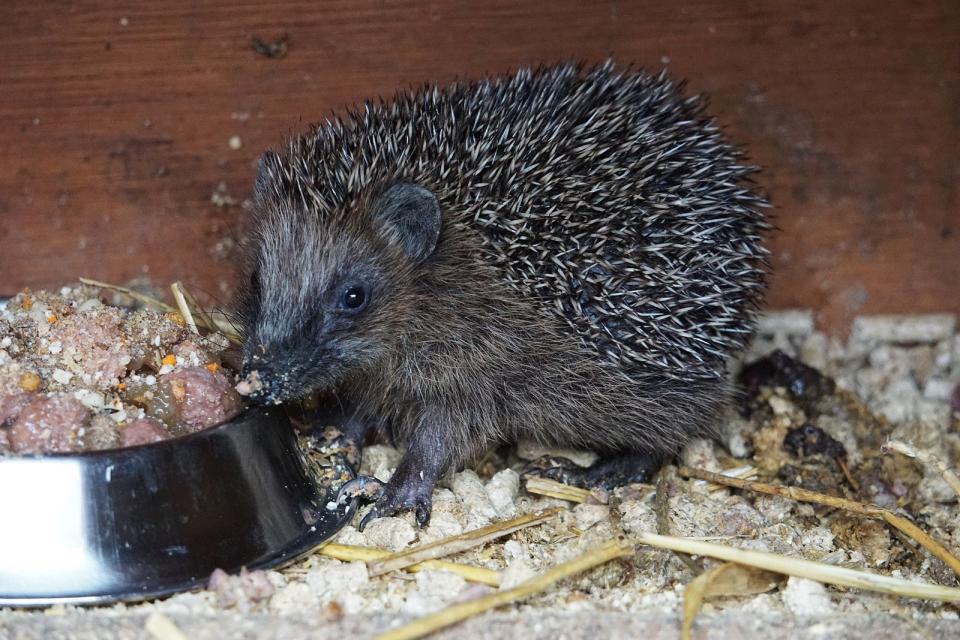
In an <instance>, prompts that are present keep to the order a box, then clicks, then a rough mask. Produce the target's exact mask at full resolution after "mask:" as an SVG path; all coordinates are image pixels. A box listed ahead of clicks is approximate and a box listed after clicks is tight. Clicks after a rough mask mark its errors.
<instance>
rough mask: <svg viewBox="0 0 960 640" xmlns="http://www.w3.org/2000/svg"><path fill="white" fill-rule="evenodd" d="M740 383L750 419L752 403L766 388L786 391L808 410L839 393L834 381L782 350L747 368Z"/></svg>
mask: <svg viewBox="0 0 960 640" xmlns="http://www.w3.org/2000/svg"><path fill="white" fill-rule="evenodd" d="M739 382H740V386H741V388H742V389H743V392H744V395H743V398H744V399H745V401H746V403H745V404H744V405H742V407H741V409H742V411H743V413H744V414H745V415H750V413H751V407H750V400H751V399H753V398H755V397H756V396H757V394H758V393H759V392H760V389H761V388H762V387H783V388H784V389H785V390H786V392H787V395H788V396H790V398H791V399H792V400H793V401H794V402H796V403H797V404H799V405H800V406H802V407H805V408H809V407H811V406H812V405H813V404H814V403H816V402H817V401H818V400H819V399H820V398H822V397H824V396H826V395H830V394H832V393H833V392H834V391H835V390H836V383H835V382H834V381H833V380H832V379H831V378H829V377H827V376H825V375H823V374H822V373H820V372H819V371H817V370H816V369H814V368H813V367H811V366H809V365H806V364H804V363H802V362H800V361H799V360H797V359H796V358H793V357H791V356H788V355H787V354H786V353H784V352H783V351H781V350H779V349H777V350H776V351H773V352H772V353H770V354H769V355H767V356H764V357H763V358H760V359H759V360H755V361H754V362H752V363H750V364H748V365H747V366H745V367H744V368H743V370H742V371H741V372H740V376H739Z"/></svg>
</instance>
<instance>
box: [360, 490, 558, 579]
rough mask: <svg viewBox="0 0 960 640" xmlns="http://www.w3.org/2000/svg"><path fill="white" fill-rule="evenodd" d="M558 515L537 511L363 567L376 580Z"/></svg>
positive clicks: (556, 509) (554, 512) (556, 512)
mask: <svg viewBox="0 0 960 640" xmlns="http://www.w3.org/2000/svg"><path fill="white" fill-rule="evenodd" d="M561 511H563V509H560V508H556V507H555V508H553V509H547V510H545V511H541V512H540V513H528V514H526V515H522V516H520V517H519V518H514V519H513V520H507V521H505V522H497V523H495V524H491V525H489V526H486V527H482V528H480V529H474V530H473V531H467V532H466V533H461V534H460V535H457V536H450V537H449V538H444V539H442V540H437V541H435V542H430V543H427V544H422V545H420V546H417V547H413V548H412V549H407V550H405V551H401V552H399V553H395V554H392V555H390V556H388V557H386V558H384V559H383V560H374V561H373V562H369V563H367V570H368V572H369V573H370V575H371V576H380V575H383V574H385V573H389V572H391V571H396V570H398V569H405V568H407V567H409V566H411V565H414V564H418V563H420V562H423V561H424V560H433V559H434V558H440V557H443V556H447V555H450V554H453V553H459V552H461V551H465V550H467V549H471V548H473V547H478V546H480V545H482V544H486V543H487V542H489V541H491V540H494V539H496V538H500V537H502V536H505V535H507V534H510V533H513V532H514V531H519V530H520V529H525V528H527V527H532V526H533V525H535V524H540V523H541V522H544V521H546V520H549V519H550V518H552V517H553V516H555V515H556V514H558V513H560V512H561Z"/></svg>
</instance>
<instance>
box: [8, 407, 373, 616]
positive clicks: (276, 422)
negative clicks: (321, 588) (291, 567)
mask: <svg viewBox="0 0 960 640" xmlns="http://www.w3.org/2000/svg"><path fill="white" fill-rule="evenodd" d="M334 489H335V487H334V488H333V489H330V488H324V487H323V486H321V484H320V483H318V476H317V474H316V473H315V471H314V467H313V465H312V463H311V462H310V460H309V459H308V458H307V456H306V454H305V452H304V451H302V450H301V448H300V446H299V444H298V439H297V435H296V433H295V432H294V430H293V428H292V427H291V426H290V422H289V420H288V419H287V417H286V415H285V414H284V413H283V411H282V410H280V409H279V408H270V409H254V410H250V411H247V412H246V413H244V414H242V415H241V416H240V417H238V418H236V419H234V420H232V421H230V422H227V423H224V424H222V425H220V426H217V427H213V428H211V429H207V430H204V431H199V432H197V433H193V434H190V435H187V436H183V437H180V438H175V439H172V440H166V441H163V442H158V443H156V444H148V445H143V446H138V447H131V448H127V449H115V450H110V451H96V452H89V453H72V454H58V455H47V456H33V457H13V458H4V459H0V606H40V605H51V604H58V603H62V604H103V603H109V602H116V601H122V600H123V601H126V600H140V599H145V598H152V597H156V596H162V595H167V594H170V593H174V592H177V591H184V590H188V589H193V588H196V587H200V586H203V585H205V584H206V583H207V580H208V579H209V577H210V574H211V572H213V570H214V569H216V568H220V569H223V570H225V571H227V572H230V573H233V572H236V571H239V570H240V569H241V568H242V567H246V568H248V569H251V570H252V569H262V568H266V567H274V566H277V565H281V564H284V563H287V562H289V561H291V560H294V559H296V558H297V557H299V556H301V555H303V554H305V553H306V552H308V551H310V550H311V549H313V548H314V547H316V546H317V545H318V544H320V543H321V542H323V541H325V540H327V539H328V538H330V537H331V536H333V534H335V533H336V532H337V531H338V530H339V529H340V528H341V527H343V526H344V525H345V524H346V523H347V522H349V521H350V518H351V517H352V516H353V514H354V512H355V509H356V504H355V503H349V504H345V505H335V504H333V503H332V501H334V500H335V497H334V496H335V495H336V493H335V490H334Z"/></svg>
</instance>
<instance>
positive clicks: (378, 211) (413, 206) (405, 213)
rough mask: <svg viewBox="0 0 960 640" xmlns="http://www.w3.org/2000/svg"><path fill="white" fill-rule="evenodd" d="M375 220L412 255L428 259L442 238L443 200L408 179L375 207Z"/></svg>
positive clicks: (414, 257) (387, 234) (391, 188)
mask: <svg viewBox="0 0 960 640" xmlns="http://www.w3.org/2000/svg"><path fill="white" fill-rule="evenodd" d="M373 220H374V223H375V224H377V225H378V226H379V227H380V230H381V233H383V235H384V236H385V237H386V238H387V240H388V241H390V242H395V243H397V244H399V245H400V246H401V247H402V248H403V250H404V251H405V252H406V253H407V255H409V256H410V257H411V258H413V259H414V260H416V261H417V262H420V261H422V260H426V259H427V258H429V257H430V255H431V254H432V253H433V250H434V249H436V247H437V241H438V240H439V239H440V203H439V202H438V201H437V196H435V195H434V194H433V192H432V191H430V190H429V189H424V188H423V187H421V186H420V185H417V184H411V183H409V182H400V183H398V184H395V185H393V186H392V187H390V188H389V189H387V191H386V192H385V193H384V194H383V195H382V196H380V199H379V200H378V201H377V204H376V205H375V206H374V207H373Z"/></svg>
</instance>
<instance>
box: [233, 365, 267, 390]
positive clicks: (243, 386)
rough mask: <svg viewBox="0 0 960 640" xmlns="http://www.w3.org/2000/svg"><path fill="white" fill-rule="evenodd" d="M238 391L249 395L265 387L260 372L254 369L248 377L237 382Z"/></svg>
mask: <svg viewBox="0 0 960 640" xmlns="http://www.w3.org/2000/svg"><path fill="white" fill-rule="evenodd" d="M236 389H237V393H239V394H240V395H242V396H249V395H252V394H254V393H256V392H257V391H260V390H261V389H263V382H262V381H261V380H260V372H259V371H257V370H256V369H254V370H253V371H251V372H250V373H248V374H247V375H246V377H245V378H244V379H243V380H241V381H240V382H238V383H237V386H236Z"/></svg>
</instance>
